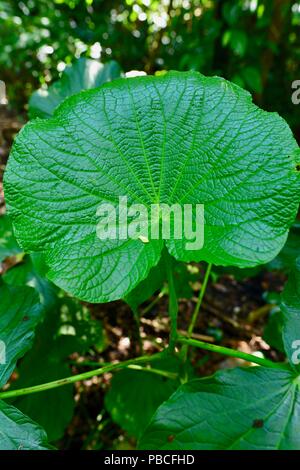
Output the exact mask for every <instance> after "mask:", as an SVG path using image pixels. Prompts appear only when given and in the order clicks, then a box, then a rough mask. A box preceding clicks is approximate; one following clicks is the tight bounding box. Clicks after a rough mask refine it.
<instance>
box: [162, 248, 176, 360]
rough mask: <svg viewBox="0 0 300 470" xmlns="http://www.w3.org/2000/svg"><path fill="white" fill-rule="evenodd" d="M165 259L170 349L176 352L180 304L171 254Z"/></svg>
mask: <svg viewBox="0 0 300 470" xmlns="http://www.w3.org/2000/svg"><path fill="white" fill-rule="evenodd" d="M165 259H166V268H167V276H168V287H169V316H170V320H171V331H170V341H169V349H170V351H174V349H175V345H176V341H177V317H178V302H177V295H176V290H175V284H174V276H173V269H172V268H173V266H172V264H173V263H172V258H171V256H170V255H169V253H167V254H166V257H165Z"/></svg>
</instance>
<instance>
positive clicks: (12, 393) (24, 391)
mask: <svg viewBox="0 0 300 470" xmlns="http://www.w3.org/2000/svg"><path fill="white" fill-rule="evenodd" d="M162 354H163V353H161V352H159V353H157V354H153V355H152V356H140V357H136V358H135V359H129V360H128V361H124V362H118V363H115V364H110V365H108V366H104V367H100V368H99V369H94V370H91V371H88V372H83V373H82V374H77V375H72V376H70V377H66V378H65V379H60V380H54V381H53V382H47V383H44V384H40V385H35V386H33V387H27V388H21V389H19V390H8V391H7V392H0V398H14V397H20V396H23V395H29V394H32V393H37V392H43V391H45V390H50V389H52V388H57V387H62V386H63V385H68V384H72V383H75V382H79V381H81V380H87V379H91V378H92V377H96V376H98V375H103V374H105V373H106V372H111V371H113V370H115V369H124V368H125V367H128V366H129V365H131V364H143V363H147V362H150V361H153V360H156V359H158V358H160V357H162Z"/></svg>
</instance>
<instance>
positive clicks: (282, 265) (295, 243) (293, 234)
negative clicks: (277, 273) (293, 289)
mask: <svg viewBox="0 0 300 470" xmlns="http://www.w3.org/2000/svg"><path fill="white" fill-rule="evenodd" d="M299 255H300V223H299V222H295V223H294V225H293V226H292V227H291V229H290V232H289V235H288V239H287V241H286V243H285V245H284V247H283V248H282V250H281V251H280V253H279V254H278V255H277V256H276V258H274V259H273V260H272V261H270V263H268V267H269V269H276V270H285V271H290V270H291V269H292V268H293V266H294V264H295V260H296V258H297V257H298V256H299Z"/></svg>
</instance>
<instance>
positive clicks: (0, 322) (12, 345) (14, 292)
mask: <svg viewBox="0 0 300 470" xmlns="http://www.w3.org/2000/svg"><path fill="white" fill-rule="evenodd" d="M42 313H43V309H42V306H41V304H40V302H39V298H38V295H37V293H36V292H35V291H34V290H33V289H31V288H30V287H12V286H6V285H4V284H2V285H0V341H1V345H2V346H3V350H2V356H3V357H2V360H1V361H0V387H2V386H3V385H5V384H6V382H7V380H8V379H9V377H10V375H11V373H12V372H13V370H14V368H15V366H16V363H17V360H18V359H19V358H20V357H22V356H23V355H24V353H25V352H26V351H27V350H28V349H29V348H30V347H31V345H32V343H33V338H34V329H35V327H36V325H37V323H38V322H39V321H40V320H41V318H42Z"/></svg>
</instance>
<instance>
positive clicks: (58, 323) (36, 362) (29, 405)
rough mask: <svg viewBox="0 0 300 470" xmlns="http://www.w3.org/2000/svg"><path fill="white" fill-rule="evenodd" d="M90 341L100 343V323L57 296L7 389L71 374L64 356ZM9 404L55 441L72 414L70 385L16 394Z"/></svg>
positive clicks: (82, 349) (81, 350)
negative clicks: (16, 377) (16, 378)
mask: <svg viewBox="0 0 300 470" xmlns="http://www.w3.org/2000/svg"><path fill="white" fill-rule="evenodd" d="M92 345H96V346H97V349H98V350H99V349H100V350H101V347H103V330H102V326H101V324H100V323H99V322H96V321H94V320H92V319H91V318H90V313H89V311H88V310H87V309H86V308H85V307H83V306H82V305H81V304H80V303H79V302H77V301H76V300H73V299H70V298H68V297H66V296H64V297H57V299H56V305H55V307H54V308H53V310H52V311H51V312H50V313H49V314H48V315H47V316H46V317H45V320H44V321H43V323H42V324H41V325H39V327H38V329H37V332H36V339H35V343H34V346H33V348H32V349H31V350H30V351H29V352H28V354H26V356H25V357H24V359H23V360H22V362H21V364H20V366H19V368H18V374H19V379H18V380H16V381H15V382H14V383H13V384H12V386H11V389H19V388H24V387H30V386H33V385H37V384H41V383H45V382H51V381H52V380H58V379H63V378H65V377H67V376H69V375H71V370H70V368H69V367H68V363H67V360H68V356H69V355H70V354H71V353H73V352H79V353H85V352H87V351H88V350H89V348H90V347H91V346H92ZM13 404H14V405H15V406H17V408H18V409H20V410H21V411H22V412H23V413H25V414H26V415H28V416H30V418H31V419H33V420H34V421H36V422H37V423H39V424H40V425H41V426H42V427H43V428H44V429H45V430H46V432H47V435H48V438H49V441H50V442H52V441H56V440H57V439H60V438H61V437H62V436H63V434H64V431H65V428H66V427H67V425H68V424H69V422H70V421H71V419H72V416H73V412H74V406H75V402H74V399H73V386H72V385H70V386H65V387H59V388H55V389H53V390H47V391H45V392H40V393H38V394H35V395H26V396H23V397H19V398H17V399H16V400H14V401H13Z"/></svg>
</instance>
